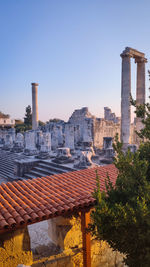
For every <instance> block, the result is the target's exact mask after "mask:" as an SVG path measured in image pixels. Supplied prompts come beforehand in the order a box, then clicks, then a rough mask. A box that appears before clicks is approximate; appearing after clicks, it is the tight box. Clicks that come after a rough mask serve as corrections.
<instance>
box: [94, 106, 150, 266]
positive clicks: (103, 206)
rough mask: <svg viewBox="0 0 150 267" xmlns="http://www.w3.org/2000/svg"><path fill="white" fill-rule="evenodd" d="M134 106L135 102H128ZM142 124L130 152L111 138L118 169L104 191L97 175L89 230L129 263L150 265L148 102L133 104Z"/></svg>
mask: <svg viewBox="0 0 150 267" xmlns="http://www.w3.org/2000/svg"><path fill="white" fill-rule="evenodd" d="M132 104H134V105H135V106H136V103H135V102H134V103H133V102H132ZM136 114H137V116H138V117H141V118H142V122H143V124H144V128H143V129H142V130H141V131H140V133H139V134H138V135H139V137H140V138H142V140H145V143H142V144H141V145H140V147H139V149H138V150H137V151H136V152H135V153H134V154H133V153H131V151H130V150H129V149H128V151H127V152H126V153H124V152H123V151H122V144H121V143H120V142H119V141H118V137H117V136H116V138H115V143H114V149H115V152H116V157H115V161H114V164H115V166H116V168H117V169H118V177H117V181H116V185H115V187H113V185H112V183H111V182H110V180H109V178H107V180H106V192H103V193H101V191H100V178H99V179H98V177H97V178H96V179H97V188H96V190H95V191H94V193H93V195H94V197H95V199H96V205H95V210H94V211H93V212H92V215H91V216H92V220H93V222H92V224H91V226H90V229H91V231H92V232H93V234H95V235H96V236H97V237H98V238H99V239H101V240H105V241H107V242H108V243H109V245H110V246H111V247H112V248H113V249H114V250H118V251H120V252H121V253H123V254H124V255H125V258H124V262H125V263H126V264H127V265H128V266H131V267H135V266H136V267H142V266H144V267H149V266H150V105H149V104H145V105H139V106H136Z"/></svg>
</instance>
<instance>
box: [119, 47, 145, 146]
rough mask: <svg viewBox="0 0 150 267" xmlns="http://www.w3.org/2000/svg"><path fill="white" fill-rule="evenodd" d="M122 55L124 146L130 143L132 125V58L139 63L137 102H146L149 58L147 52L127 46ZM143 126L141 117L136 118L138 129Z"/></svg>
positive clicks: (122, 137)
mask: <svg viewBox="0 0 150 267" xmlns="http://www.w3.org/2000/svg"><path fill="white" fill-rule="evenodd" d="M120 56H121V57H122V83H121V141H122V142H123V144H124V148H127V147H128V145H129V137H130V125H131V105H130V95H131V66H130V65H131V62H130V61H131V60H130V59H131V58H134V59H135V63H137V87H136V102H137V104H143V103H145V63H146V62H147V59H146V58H145V54H144V53H141V52H139V51H137V50H135V49H133V48H130V47H126V48H125V50H124V51H123V52H122V54H121V55H120ZM141 128H142V123H141V121H140V119H138V118H136V130H137V131H139V130H140V129H141Z"/></svg>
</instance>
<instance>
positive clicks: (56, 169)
mask: <svg viewBox="0 0 150 267" xmlns="http://www.w3.org/2000/svg"><path fill="white" fill-rule="evenodd" d="M38 166H40V167H42V168H43V169H46V170H49V171H52V173H62V172H64V171H65V170H63V169H62V168H61V166H60V167H53V166H51V165H50V164H49V165H47V164H45V163H39V164H38Z"/></svg>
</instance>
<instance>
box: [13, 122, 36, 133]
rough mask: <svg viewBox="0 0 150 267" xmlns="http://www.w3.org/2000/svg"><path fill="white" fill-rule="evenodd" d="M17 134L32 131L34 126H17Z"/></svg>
mask: <svg viewBox="0 0 150 267" xmlns="http://www.w3.org/2000/svg"><path fill="white" fill-rule="evenodd" d="M15 129H16V133H23V132H25V131H28V130H31V129H32V125H26V124H24V123H22V124H17V125H15Z"/></svg>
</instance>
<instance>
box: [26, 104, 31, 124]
mask: <svg viewBox="0 0 150 267" xmlns="http://www.w3.org/2000/svg"><path fill="white" fill-rule="evenodd" d="M24 124H25V125H28V126H30V125H32V112H31V106H30V105H28V106H27V107H26V113H25V117H24Z"/></svg>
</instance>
